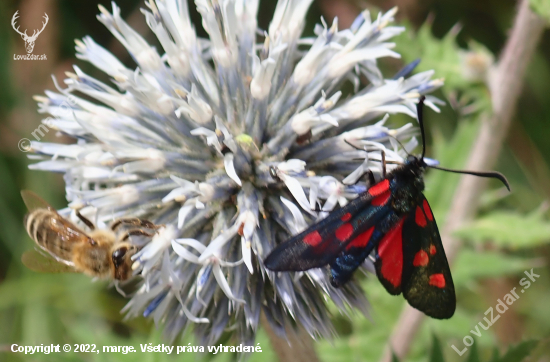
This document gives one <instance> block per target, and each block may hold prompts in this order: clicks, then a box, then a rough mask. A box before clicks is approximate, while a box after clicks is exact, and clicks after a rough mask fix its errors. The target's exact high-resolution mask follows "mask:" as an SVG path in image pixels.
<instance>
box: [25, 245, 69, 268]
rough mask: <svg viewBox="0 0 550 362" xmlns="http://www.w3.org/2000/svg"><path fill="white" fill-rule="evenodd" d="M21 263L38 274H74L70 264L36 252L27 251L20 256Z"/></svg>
mask: <svg viewBox="0 0 550 362" xmlns="http://www.w3.org/2000/svg"><path fill="white" fill-rule="evenodd" d="M21 262H23V265H25V266H26V267H27V268H29V269H30V270H32V271H35V272H39V273H76V270H75V269H74V268H73V267H72V263H70V262H69V264H71V265H69V264H67V262H66V261H64V260H58V261H56V260H54V259H52V258H51V257H48V256H46V255H44V254H42V253H40V252H38V251H37V250H34V249H33V250H27V251H25V252H24V253H23V255H21Z"/></svg>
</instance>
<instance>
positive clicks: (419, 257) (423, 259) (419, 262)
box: [413, 250, 430, 266]
mask: <svg viewBox="0 0 550 362" xmlns="http://www.w3.org/2000/svg"><path fill="white" fill-rule="evenodd" d="M429 261H430V257H429V256H428V253H426V252H425V251H424V250H420V251H419V252H418V253H416V255H415V256H414V260H413V265H414V266H426V265H428V262H429Z"/></svg>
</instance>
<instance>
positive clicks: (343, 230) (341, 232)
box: [335, 223, 353, 241]
mask: <svg viewBox="0 0 550 362" xmlns="http://www.w3.org/2000/svg"><path fill="white" fill-rule="evenodd" d="M335 234H336V238H337V239H338V240H340V241H346V240H348V239H349V237H350V236H351V234H353V226H352V225H351V224H349V223H348V224H344V225H342V226H340V227H339V228H338V229H336V233H335Z"/></svg>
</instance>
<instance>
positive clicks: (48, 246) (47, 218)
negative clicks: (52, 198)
mask: <svg viewBox="0 0 550 362" xmlns="http://www.w3.org/2000/svg"><path fill="white" fill-rule="evenodd" d="M21 196H22V197H23V201H25V205H27V208H28V209H29V214H27V216H26V217H25V227H26V228H27V231H28V232H29V235H30V236H31V238H32V239H33V240H34V241H35V242H36V244H37V245H38V246H39V247H40V248H41V249H42V250H44V251H45V252H47V253H48V254H50V255H51V256H52V257H53V258H54V259H55V260H57V261H58V262H60V263H63V264H66V265H69V266H72V265H73V263H72V262H71V259H72V247H73V245H74V244H77V243H83V242H86V243H91V244H93V243H95V242H94V241H93V240H92V239H91V238H90V237H89V236H88V235H87V234H86V233H85V232H83V231H82V230H80V229H79V228H78V227H77V226H76V225H74V224H73V223H72V222H70V221H69V220H67V219H65V218H63V216H61V215H59V214H58V213H57V211H56V210H55V208H53V207H52V206H50V205H49V204H48V203H47V202H46V201H44V200H43V199H42V198H41V197H40V196H38V195H37V194H35V193H34V192H32V191H29V190H23V191H21ZM40 210H46V212H45V213H42V214H41V215H38V216H35V213H40ZM33 218H40V220H39V225H36V222H35V221H34V220H33ZM33 226H34V227H33ZM39 226H40V227H39Z"/></svg>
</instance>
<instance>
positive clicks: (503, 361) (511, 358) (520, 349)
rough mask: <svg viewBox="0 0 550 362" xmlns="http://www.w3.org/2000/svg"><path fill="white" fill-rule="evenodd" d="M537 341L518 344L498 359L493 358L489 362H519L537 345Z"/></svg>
mask: <svg viewBox="0 0 550 362" xmlns="http://www.w3.org/2000/svg"><path fill="white" fill-rule="evenodd" d="M538 343H539V342H538V341H534V340H530V341H524V342H521V343H519V344H518V345H516V346H513V347H510V348H509V349H508V351H507V352H506V353H505V354H504V356H502V357H500V358H495V357H493V360H492V361H491V362H521V361H523V359H524V358H525V357H527V356H529V354H530V353H531V351H532V350H534V349H535V347H537V345H538Z"/></svg>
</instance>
